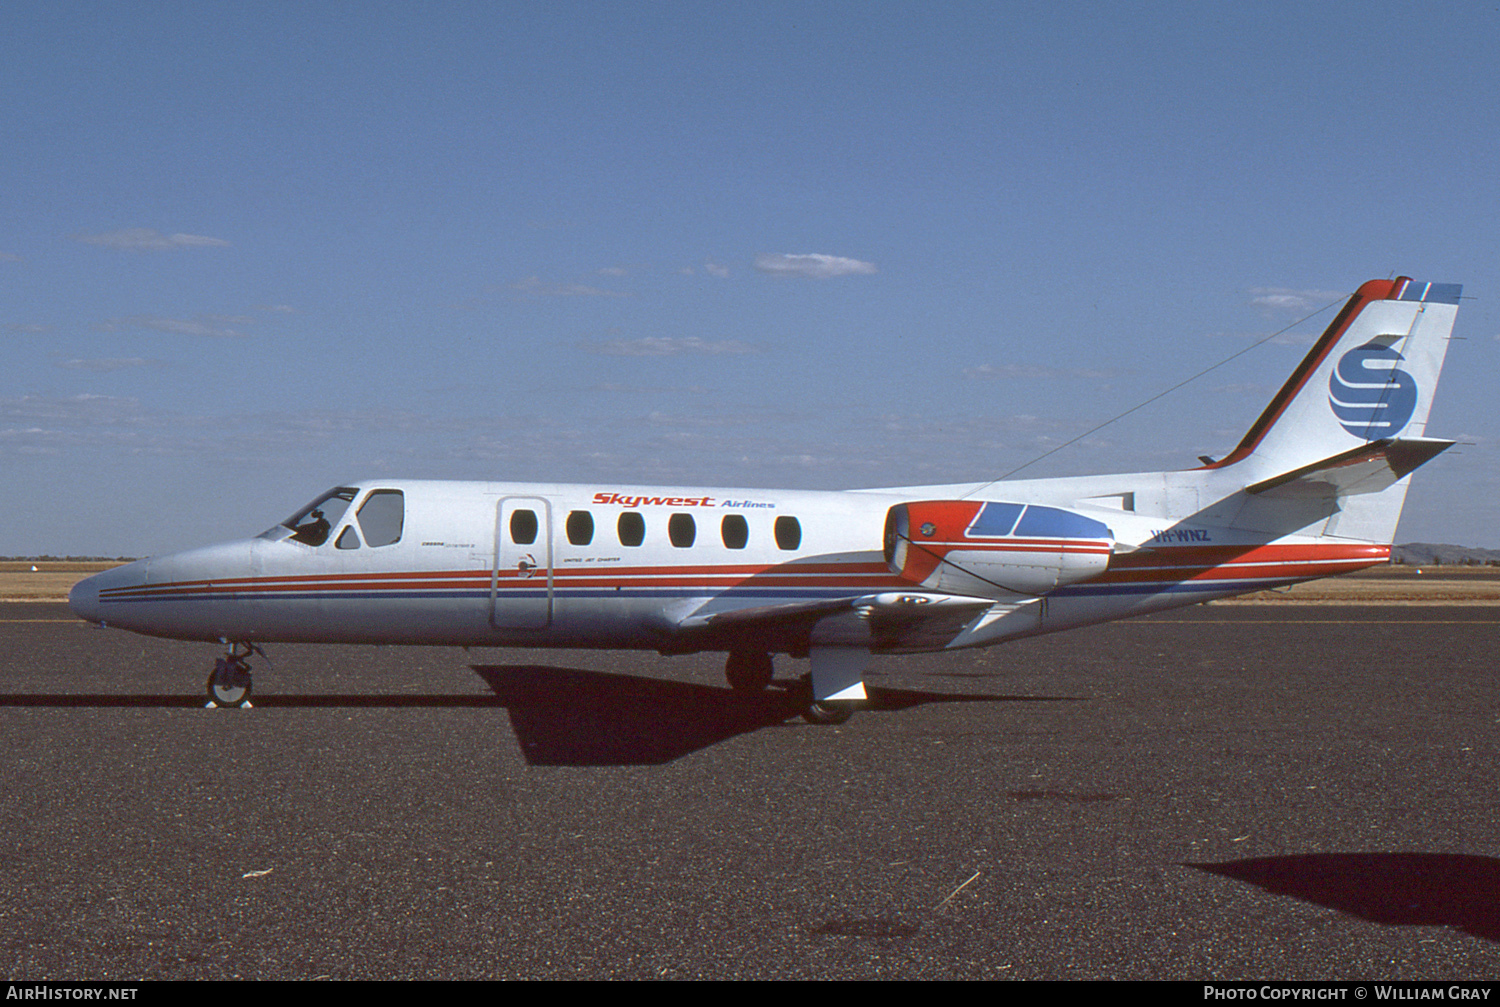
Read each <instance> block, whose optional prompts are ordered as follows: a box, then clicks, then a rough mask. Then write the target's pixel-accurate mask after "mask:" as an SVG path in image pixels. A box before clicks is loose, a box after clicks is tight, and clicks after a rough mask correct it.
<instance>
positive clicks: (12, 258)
mask: <svg viewBox="0 0 1500 1007" xmlns="http://www.w3.org/2000/svg"><path fill="white" fill-rule="evenodd" d="M20 261H21V257H20V256H19V255H16V254H15V253H14V252H0V262H20Z"/></svg>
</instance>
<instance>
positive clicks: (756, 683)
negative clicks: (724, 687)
mask: <svg viewBox="0 0 1500 1007" xmlns="http://www.w3.org/2000/svg"><path fill="white" fill-rule="evenodd" d="M774 670H775V665H774V662H773V661H772V660H771V655H770V654H761V653H757V652H755V651H735V652H732V653H731V654H730V655H729V659H728V660H726V661H725V662H724V677H726V678H728V679H729V687H730V688H731V689H733V690H734V691H735V692H760V691H762V690H763V689H765V687H766V686H768V685H770V684H771V677H772V675H773V674H774Z"/></svg>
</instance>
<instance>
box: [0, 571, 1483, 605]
mask: <svg viewBox="0 0 1500 1007" xmlns="http://www.w3.org/2000/svg"><path fill="white" fill-rule="evenodd" d="M117 565H118V564H116V563H112V562H93V563H83V562H66V561H48V562H37V563H31V562H25V561H22V562H0V601H65V600H67V597H68V589H69V588H71V587H72V586H73V585H74V584H76V583H77V582H78V581H80V580H82V579H83V578H84V577H87V576H88V575H90V574H93V573H98V572H99V571H100V570H107V569H109V568H110V567H112V566H117ZM1392 602H1401V603H1408V604H1419V605H1421V604H1427V605H1500V567H1484V566H1425V567H1414V566H1387V567H1376V568H1374V569H1372V570H1366V571H1362V572H1360V573H1356V574H1350V575H1348V576H1345V577H1332V578H1329V579H1327V580H1319V581H1313V582H1312V583H1310V584H1298V585H1297V586H1295V587H1291V588H1284V589H1281V590H1277V591H1260V592H1257V593H1255V594H1249V595H1244V596H1243V597H1240V598H1232V599H1229V600H1227V601H1220V602H1214V603H1213V604H1216V605H1267V604H1312V605H1316V604H1323V605H1360V604H1390V603H1392Z"/></svg>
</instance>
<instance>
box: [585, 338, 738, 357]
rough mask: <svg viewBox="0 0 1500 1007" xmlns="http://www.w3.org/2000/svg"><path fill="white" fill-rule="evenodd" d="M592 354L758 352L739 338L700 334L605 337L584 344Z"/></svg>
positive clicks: (662, 354)
mask: <svg viewBox="0 0 1500 1007" xmlns="http://www.w3.org/2000/svg"><path fill="white" fill-rule="evenodd" d="M583 348H584V349H586V350H588V351H589V352H590V353H597V354H600V355H601V356H606V357H674V356H680V355H682V354H686V353H696V354H705V355H709V356H722V355H728V354H739V353H758V352H759V350H757V349H756V348H755V347H754V346H751V345H750V344H749V343H742V342H740V341H739V340H737V339H725V340H722V341H720V342H717V343H711V342H709V341H707V340H706V339H699V338H698V337H697V336H688V337H686V338H683V339H676V338H672V337H670V336H645V337H643V338H641V339H605V340H603V341H601V342H597V343H584V344H583Z"/></svg>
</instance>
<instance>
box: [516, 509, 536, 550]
mask: <svg viewBox="0 0 1500 1007" xmlns="http://www.w3.org/2000/svg"><path fill="white" fill-rule="evenodd" d="M510 540H511V541H512V542H514V543H515V544H516V545H530V544H531V543H533V542H535V541H536V511H529V510H517V511H511V512H510Z"/></svg>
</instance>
